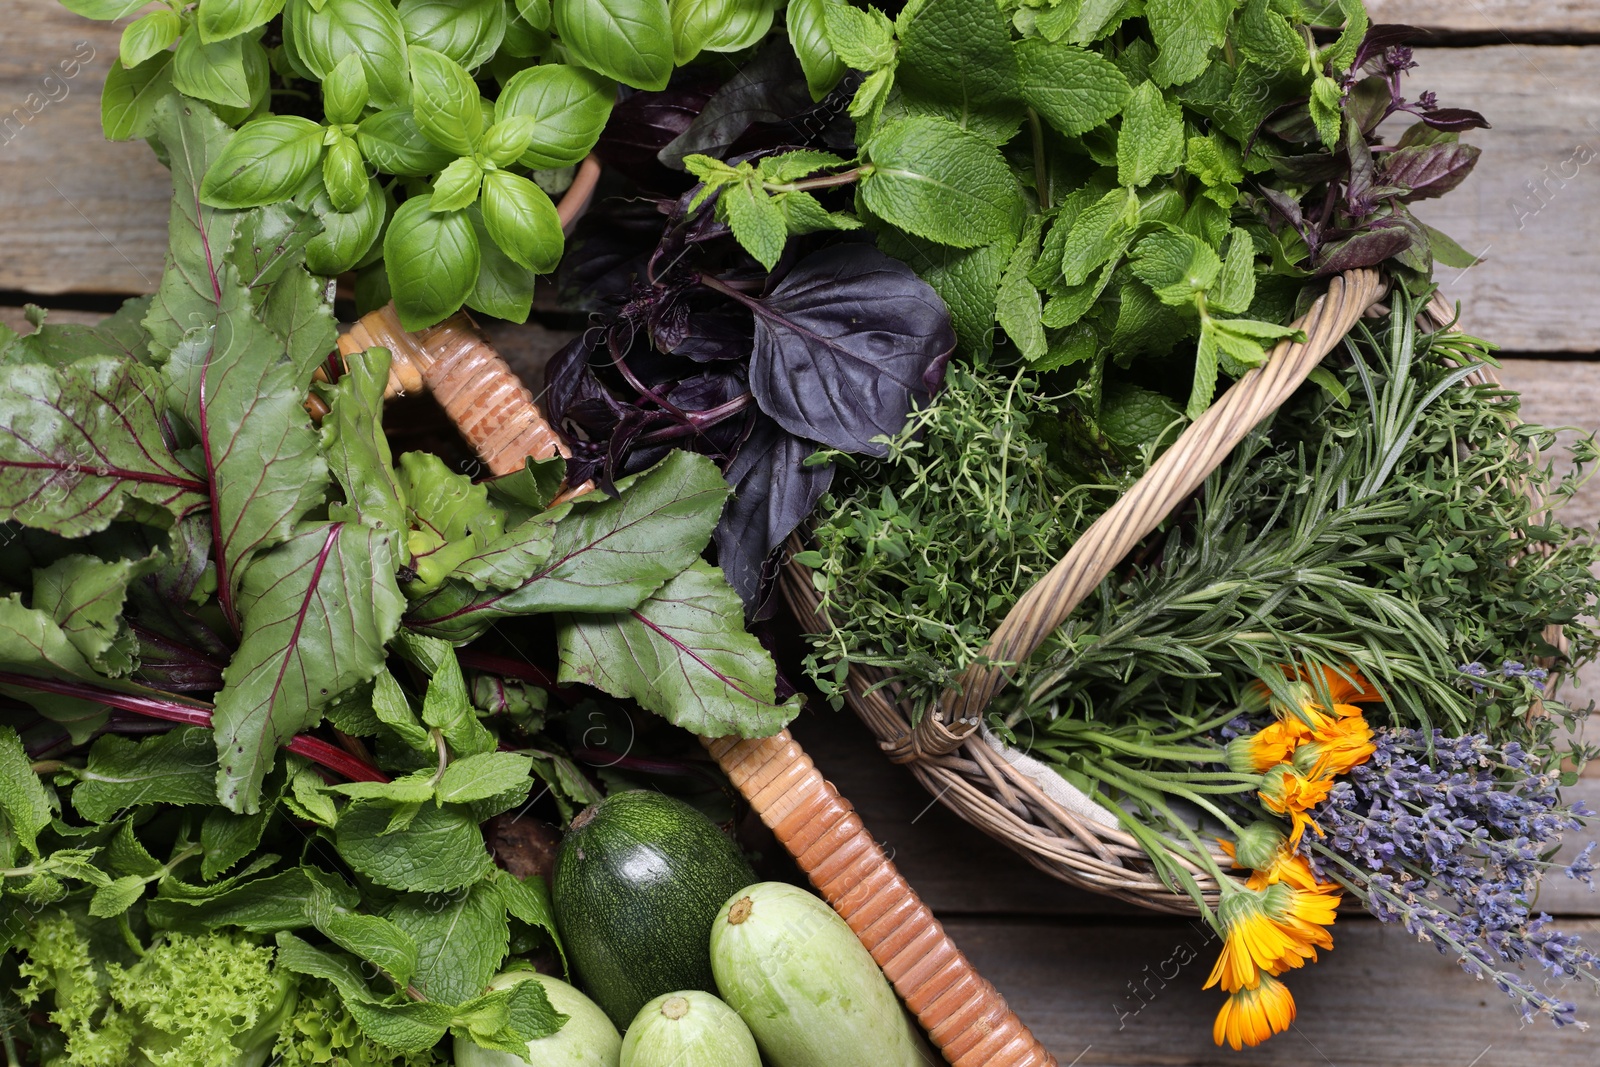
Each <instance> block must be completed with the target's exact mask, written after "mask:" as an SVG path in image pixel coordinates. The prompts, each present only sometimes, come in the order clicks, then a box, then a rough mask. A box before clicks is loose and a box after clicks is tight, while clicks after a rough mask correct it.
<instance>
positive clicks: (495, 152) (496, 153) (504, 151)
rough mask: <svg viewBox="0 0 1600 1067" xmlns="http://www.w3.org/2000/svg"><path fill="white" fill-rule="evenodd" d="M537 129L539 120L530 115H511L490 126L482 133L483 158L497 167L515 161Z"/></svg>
mask: <svg viewBox="0 0 1600 1067" xmlns="http://www.w3.org/2000/svg"><path fill="white" fill-rule="evenodd" d="M538 130H539V121H538V120H537V119H535V118H534V117H533V116H532V115H512V116H510V117H509V118H506V119H504V120H502V121H500V122H496V123H495V124H494V125H493V126H490V127H489V129H488V131H487V132H486V133H485V134H484V135H483V145H482V148H481V151H482V152H483V158H484V159H486V160H488V161H489V162H490V163H493V164H494V165H495V166H497V167H509V166H510V165H511V164H513V163H515V162H516V161H517V159H518V157H520V156H521V155H522V154H523V153H524V152H526V151H527V150H528V146H529V145H530V144H532V143H533V136H534V134H535V133H537V132H538Z"/></svg>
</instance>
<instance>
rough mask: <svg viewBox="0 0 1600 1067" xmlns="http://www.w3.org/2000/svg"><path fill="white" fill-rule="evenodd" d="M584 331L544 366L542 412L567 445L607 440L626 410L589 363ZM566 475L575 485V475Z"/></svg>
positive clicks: (590, 350)
mask: <svg viewBox="0 0 1600 1067" xmlns="http://www.w3.org/2000/svg"><path fill="white" fill-rule="evenodd" d="M595 332H596V331H592V330H591V331H588V332H586V333H585V334H584V335H583V336H582V337H577V338H574V339H573V340H572V342H571V343H570V344H568V345H567V346H566V347H565V348H563V349H562V350H561V351H559V352H557V353H556V354H555V355H554V356H552V357H551V359H550V362H549V364H548V365H547V366H546V367H545V371H544V380H545V394H544V402H545V415H546V417H547V418H549V420H550V425H552V426H554V427H555V428H556V430H557V431H558V432H559V433H560V434H561V436H563V437H565V438H566V439H567V441H568V443H569V444H577V443H580V442H591V443H598V442H603V441H606V440H608V439H609V438H610V437H611V433H612V431H613V430H614V429H615V427H616V425H617V423H619V422H621V421H622V419H623V418H624V417H626V415H627V413H628V410H627V408H626V407H624V406H623V405H622V404H620V403H618V401H617V399H616V397H614V396H612V395H611V393H610V391H609V390H607V389H606V387H605V385H604V384H602V383H601V381H600V379H599V378H597V377H595V373H594V368H592V367H591V366H590V365H589V360H590V357H591V356H592V355H593V354H594V346H593V342H592V341H591V340H590V337H591V335H592V334H594V333H595ZM568 477H569V478H570V479H571V480H572V482H573V484H577V482H578V477H577V475H576V474H572V473H570V472H569V474H568Z"/></svg>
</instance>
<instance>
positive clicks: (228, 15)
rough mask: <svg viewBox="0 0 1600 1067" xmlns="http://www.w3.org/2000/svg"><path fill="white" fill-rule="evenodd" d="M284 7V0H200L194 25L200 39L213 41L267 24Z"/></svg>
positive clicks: (223, 39)
mask: <svg viewBox="0 0 1600 1067" xmlns="http://www.w3.org/2000/svg"><path fill="white" fill-rule="evenodd" d="M282 10H283V0H200V5H199V7H198V8H196V9H195V25H196V26H198V27H199V29H200V39H201V40H202V41H205V42H206V43H207V44H210V43H212V42H214V41H226V40H227V39H228V38H230V37H237V36H239V35H240V34H241V33H244V32H245V31H247V30H253V29H255V28H256V27H257V26H265V25H266V24H267V23H269V22H271V21H272V19H273V17H274V16H275V15H277V13H278V12H280V11H282Z"/></svg>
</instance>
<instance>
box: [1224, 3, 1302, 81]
mask: <svg viewBox="0 0 1600 1067" xmlns="http://www.w3.org/2000/svg"><path fill="white" fill-rule="evenodd" d="M1272 7H1273V5H1272V0H1248V2H1247V3H1246V4H1245V5H1244V10H1243V11H1242V12H1241V13H1240V15H1239V21H1238V23H1237V25H1236V26H1235V28H1234V31H1233V44H1234V47H1235V48H1237V49H1238V50H1239V54H1240V55H1241V56H1243V57H1244V58H1245V59H1248V60H1250V61H1251V62H1252V63H1258V64H1260V65H1261V66H1263V67H1266V68H1267V69H1269V70H1281V71H1292V72H1295V73H1304V72H1305V70H1306V69H1307V67H1308V66H1309V65H1310V63H1311V52H1310V49H1309V48H1307V47H1306V39H1305V38H1304V37H1302V36H1300V34H1299V33H1297V32H1296V31H1295V28H1294V26H1293V25H1292V24H1291V23H1290V21H1289V20H1288V19H1287V18H1285V17H1284V16H1282V15H1280V14H1278V13H1277V12H1276V11H1274V10H1273V9H1272Z"/></svg>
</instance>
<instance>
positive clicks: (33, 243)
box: [0, 0, 172, 293]
mask: <svg viewBox="0 0 1600 1067" xmlns="http://www.w3.org/2000/svg"><path fill="white" fill-rule="evenodd" d="M0 12H3V14H0V24H3V25H4V26H5V28H6V35H5V44H4V48H3V49H0V124H3V125H0V213H3V216H4V217H5V218H6V220H7V224H6V235H5V249H6V255H5V256H4V258H3V261H0V290H4V289H11V290H22V291H25V292H31V293H62V292H104V293H142V292H149V291H151V290H153V289H154V288H155V286H156V284H157V283H158V282H159V281H160V280H161V264H162V257H163V256H164V255H165V251H166V246H167V204H168V202H169V201H170V200H171V198H172V186H171V181H170V179H169V178H168V176H167V171H166V169H165V168H164V167H162V166H161V164H160V163H158V162H156V159H155V156H154V154H153V153H152V152H151V151H150V149H149V147H147V146H146V145H145V144H144V143H143V142H141V141H133V142H126V143H121V144H110V143H107V142H106V141H105V140H104V139H103V135H102V133H101V130H100V89H101V86H102V85H103V84H104V83H105V76H106V72H107V71H108V70H110V69H111V64H112V63H114V62H116V61H117V41H118V38H119V36H120V34H121V24H115V25H114V24H111V23H103V22H91V21H89V20H88V19H84V18H80V17H79V16H77V15H74V14H72V13H71V12H69V11H67V10H66V9H64V8H63V7H62V6H61V5H60V4H57V3H24V2H22V0H7V2H6V3H5V4H4V5H3V7H0Z"/></svg>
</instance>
